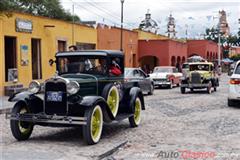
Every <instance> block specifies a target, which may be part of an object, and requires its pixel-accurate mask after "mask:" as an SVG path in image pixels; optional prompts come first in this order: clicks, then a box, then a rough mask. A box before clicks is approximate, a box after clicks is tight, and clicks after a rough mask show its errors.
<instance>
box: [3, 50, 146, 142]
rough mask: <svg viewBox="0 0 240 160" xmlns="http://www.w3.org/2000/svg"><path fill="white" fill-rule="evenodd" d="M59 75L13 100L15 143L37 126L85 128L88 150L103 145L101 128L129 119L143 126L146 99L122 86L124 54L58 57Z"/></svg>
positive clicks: (97, 52)
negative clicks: (106, 124)
mask: <svg viewBox="0 0 240 160" xmlns="http://www.w3.org/2000/svg"><path fill="white" fill-rule="evenodd" d="M49 63H50V64H51V65H53V64H54V63H55V65H56V70H57V72H56V74H55V75H54V76H53V77H51V78H49V79H47V80H46V81H45V82H44V83H42V84H40V83H39V82H38V81H32V82H31V83H30V84H29V88H28V90H26V91H24V92H20V93H17V94H14V95H12V96H11V97H10V98H9V101H11V102H16V103H15V105H14V107H13V109H12V111H11V113H7V114H6V117H7V118H8V119H10V125H11V131H12V134H13V136H14V137H15V138H16V139H17V140H27V139H28V138H29V137H30V136H31V133H32V130H33V128H34V126H35V125H41V126H51V127H58V126H61V127H69V126H70V127H72V126H76V127H77V126H82V132H83V138H84V140H85V141H86V143H87V144H90V145H91V144H96V143H98V142H99V140H100V138H101V134H102V129H103V123H104V122H105V123H110V122H112V121H120V120H123V119H126V118H128V119H129V122H130V126H131V127H137V126H138V125H139V124H140V122H141V111H142V110H144V109H145V105H144V98H143V94H142V92H141V90H140V88H139V87H137V86H136V85H134V84H133V83H130V82H129V83H125V82H124V54H123V53H122V52H120V51H100V50H93V51H73V52H59V53H57V54H56V60H50V61H49Z"/></svg>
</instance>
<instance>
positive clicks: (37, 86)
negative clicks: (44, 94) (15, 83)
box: [28, 81, 41, 94]
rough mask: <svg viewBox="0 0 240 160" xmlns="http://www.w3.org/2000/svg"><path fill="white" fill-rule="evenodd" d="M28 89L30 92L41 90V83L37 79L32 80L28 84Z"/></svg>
mask: <svg viewBox="0 0 240 160" xmlns="http://www.w3.org/2000/svg"><path fill="white" fill-rule="evenodd" d="M28 90H29V91H30V92H32V93H34V94H35V93H38V92H39V91H40V90H41V84H40V83H39V82H38V81H32V82H31V83H30V84H29V87H28Z"/></svg>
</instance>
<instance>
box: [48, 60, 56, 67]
mask: <svg viewBox="0 0 240 160" xmlns="http://www.w3.org/2000/svg"><path fill="white" fill-rule="evenodd" d="M53 63H56V61H54V60H53V59H50V60H49V61H48V64H49V65H50V66H52V65H53Z"/></svg>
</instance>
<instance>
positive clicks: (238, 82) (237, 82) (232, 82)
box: [229, 78, 240, 84]
mask: <svg viewBox="0 0 240 160" xmlns="http://www.w3.org/2000/svg"><path fill="white" fill-rule="evenodd" d="M229 83H230V84H240V79H238V78H232V79H230V81H229Z"/></svg>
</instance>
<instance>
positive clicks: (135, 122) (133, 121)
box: [128, 96, 142, 128]
mask: <svg viewBox="0 0 240 160" xmlns="http://www.w3.org/2000/svg"><path fill="white" fill-rule="evenodd" d="M134 107H135V108H134V109H135V111H134V115H133V116H131V117H129V118H128V120H129V124H130V126H131V127H132V128H134V127H138V126H139V124H140V122H141V111H142V102H141V100H140V97H139V96H138V97H137V98H136V99H135V102H134Z"/></svg>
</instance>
